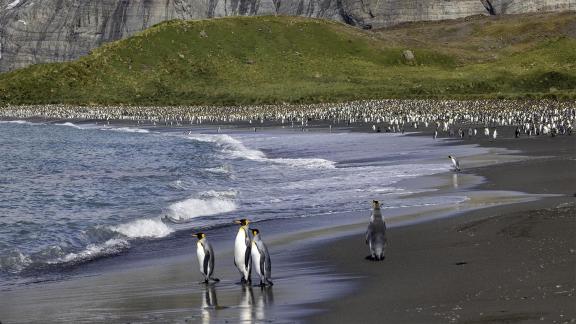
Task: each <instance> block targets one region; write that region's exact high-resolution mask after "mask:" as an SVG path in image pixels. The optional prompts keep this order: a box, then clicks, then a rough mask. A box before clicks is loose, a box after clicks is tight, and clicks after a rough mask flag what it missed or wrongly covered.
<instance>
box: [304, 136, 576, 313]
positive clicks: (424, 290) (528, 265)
mask: <svg viewBox="0 0 576 324" xmlns="http://www.w3.org/2000/svg"><path fill="white" fill-rule="evenodd" d="M468 142H470V141H468ZM474 142H476V143H478V144H479V145H482V146H485V147H502V148H507V149H509V150H514V151H516V152H518V154H522V155H527V156H529V157H530V158H529V159H523V160H521V161H515V162H507V163H501V164H491V165H489V166H482V167H476V168H472V169H466V167H464V168H465V170H464V173H466V174H475V175H479V176H481V177H483V178H484V179H485V182H484V183H482V184H481V185H479V186H477V187H476V190H478V191H483V190H507V191H510V190H511V191H518V192H526V193H532V194H546V195H550V194H555V196H548V197H545V198H541V199H537V200H533V201H529V202H522V203H513V204H506V205H501V206H496V207H490V208H483V209H477V210H472V211H466V212H463V213H459V214H458V215H456V216H454V217H450V218H444V219H440V220H435V221H431V222H427V223H422V224H417V225H412V226H404V227H397V228H391V229H390V230H389V242H390V245H389V249H388V254H387V257H386V260H385V261H383V262H379V263H378V262H370V261H367V260H364V258H363V257H364V255H365V254H367V248H366V246H365V245H364V239H363V232H361V231H357V232H356V233H354V234H350V235H347V236H344V237H342V238H340V239H337V240H334V241H331V242H330V244H325V245H322V246H318V247H316V248H315V249H314V250H313V251H311V255H312V256H311V258H313V259H321V260H323V261H324V262H326V263H327V264H330V265H332V267H333V268H334V269H337V271H339V272H341V273H343V274H346V275H349V276H353V277H354V278H357V279H355V283H356V284H357V285H356V289H354V290H353V292H352V293H351V294H349V295H348V296H345V297H342V298H338V299H335V300H330V301H328V302H324V303H319V304H316V305H313V306H312V307H313V308H315V309H320V310H322V311H321V312H319V313H317V314H315V315H313V316H310V317H308V318H307V319H306V321H307V322H310V323H536V322H538V323H543V322H544V323H574V322H576V308H575V307H574V305H575V304H576V277H575V273H576V252H575V251H576V205H575V199H576V198H574V197H575V196H576V187H575V186H574V184H575V183H576V139H575V138H574V137H565V138H550V137H541V138H521V139H514V138H508V139H502V140H499V141H489V140H476V141H474ZM462 164H463V165H465V164H466V161H462ZM367 218H368V215H367Z"/></svg>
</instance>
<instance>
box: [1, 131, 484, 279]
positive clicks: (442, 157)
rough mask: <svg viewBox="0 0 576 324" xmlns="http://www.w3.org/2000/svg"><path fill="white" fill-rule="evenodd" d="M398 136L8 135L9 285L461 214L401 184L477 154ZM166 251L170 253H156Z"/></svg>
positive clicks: (454, 198)
mask: <svg viewBox="0 0 576 324" xmlns="http://www.w3.org/2000/svg"><path fill="white" fill-rule="evenodd" d="M479 152H481V149H479V148H475V147H469V146H458V147H448V146H445V145H442V144H440V142H434V141H432V140H431V139H429V138H421V137H406V136H398V135H392V134H364V133H341V134H337V133H300V132H292V131H289V130H286V131H283V130H279V131H272V132H262V133H260V132H257V133H251V132H241V131H235V132H230V133H228V134H217V133H216V132H212V133H207V132H204V133H203V134H201V133H198V132H191V133H189V132H188V131H182V130H159V129H136V128H114V127H109V126H100V125H76V124H72V123H64V124H60V125H58V124H31V123H25V122H21V123H14V122H2V123H0V188H1V190H0V276H1V278H2V283H0V285H2V284H6V283H10V282H11V281H14V280H18V281H21V280H22V279H23V278H28V277H34V278H38V277H42V276H43V275H44V274H48V273H53V272H55V271H56V272H58V271H61V270H62V269H66V268H69V267H71V266H74V267H75V268H76V267H78V265H83V264H87V263H90V262H91V261H94V260H96V259H101V258H102V257H109V256H114V255H117V254H127V253H130V252H132V251H134V250H137V251H142V250H146V249H147V247H149V246H155V248H156V249H158V250H162V249H165V250H170V249H171V248H174V247H175V246H176V245H177V244H180V242H181V240H180V238H181V236H180V235H181V233H188V232H191V231H196V230H198V229H203V230H205V231H206V230H209V229H210V228H215V227H222V226H230V225H231V223H232V220H233V219H237V218H239V217H246V218H250V219H251V220H253V221H255V222H258V221H264V220H274V219H286V218H288V219H290V218H294V219H296V218H307V221H308V222H314V217H320V216H323V215H324V216H325V215H330V214H334V213H348V212H361V213H366V212H367V211H368V209H369V208H370V204H369V201H370V200H372V199H378V200H381V201H382V205H383V207H384V208H403V207H414V206H428V205H441V204H453V203H458V202H462V201H463V200H465V199H466V197H464V196H461V195H443V196H424V197H422V196H420V197H417V198H405V199H400V198H401V197H403V196H406V195H407V194H410V193H413V192H410V191H407V190H404V189H402V188H400V187H398V186H397V182H398V181H401V180H404V179H407V178H412V177H417V176H421V175H428V174H434V173H439V172H444V171H447V170H449V169H450V163H449V160H448V159H447V158H446V157H447V155H449V154H452V155H456V156H465V155H472V154H478V153H479ZM158 245H160V246H161V248H158Z"/></svg>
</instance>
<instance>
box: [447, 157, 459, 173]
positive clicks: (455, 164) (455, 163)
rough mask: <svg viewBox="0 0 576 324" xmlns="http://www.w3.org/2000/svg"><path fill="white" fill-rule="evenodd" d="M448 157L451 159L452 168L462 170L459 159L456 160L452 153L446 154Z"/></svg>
mask: <svg viewBox="0 0 576 324" xmlns="http://www.w3.org/2000/svg"><path fill="white" fill-rule="evenodd" d="M448 158H449V159H450V160H451V161H452V166H454V170H456V171H462V169H460V161H458V160H456V158H455V157H453V156H452V155H448Z"/></svg>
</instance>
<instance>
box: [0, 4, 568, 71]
mask: <svg viewBox="0 0 576 324" xmlns="http://www.w3.org/2000/svg"><path fill="white" fill-rule="evenodd" d="M564 10H576V0H0V72H4V71H9V70H13V69H16V68H20V67H24V66H27V65H30V64H34V63H45V62H60V61H67V60H72V59H75V58H77V57H79V56H82V55H85V54H87V53H88V52H89V51H90V50H91V49H93V48H95V47H98V46H99V45H101V44H102V43H104V42H109V41H114V40H117V39H121V38H124V37H127V36H130V35H132V34H134V33H136V32H139V31H141V30H143V29H146V28H148V27H150V26H152V25H154V24H157V23H159V22H161V21H164V20H169V19H201V18H212V17H224V16H237V15H299V16H307V17H318V18H326V19H333V20H338V21H342V22H345V23H348V24H351V25H357V26H360V27H363V28H372V27H385V26H392V25H395V24H399V23H402V22H409V21H421V20H443V19H454V18H461V17H466V16H470V15H478V14H507V13H511V14H516V13H525V12H534V11H564Z"/></svg>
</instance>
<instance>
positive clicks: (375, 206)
mask: <svg viewBox="0 0 576 324" xmlns="http://www.w3.org/2000/svg"><path fill="white" fill-rule="evenodd" d="M372 207H373V208H376V209H377V208H380V202H379V201H378V200H372Z"/></svg>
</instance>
